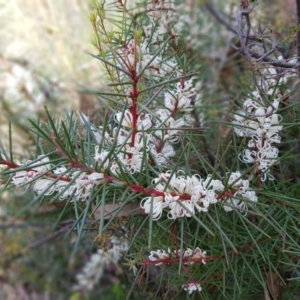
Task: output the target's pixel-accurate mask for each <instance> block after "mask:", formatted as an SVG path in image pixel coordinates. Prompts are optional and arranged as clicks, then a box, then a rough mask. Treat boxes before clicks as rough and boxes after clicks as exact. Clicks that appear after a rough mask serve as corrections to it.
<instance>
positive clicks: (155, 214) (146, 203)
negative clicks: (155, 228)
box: [140, 196, 168, 220]
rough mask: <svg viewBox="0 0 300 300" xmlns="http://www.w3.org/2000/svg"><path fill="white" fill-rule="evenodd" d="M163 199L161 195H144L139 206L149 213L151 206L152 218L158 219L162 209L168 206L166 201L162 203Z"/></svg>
mask: <svg viewBox="0 0 300 300" xmlns="http://www.w3.org/2000/svg"><path fill="white" fill-rule="evenodd" d="M163 201H164V197H163V196H158V197H146V198H144V199H143V200H142V201H141V204H140V205H141V208H142V209H144V210H145V213H146V214H149V213H150V212H151V206H152V219H153V220H158V219H159V218H160V217H161V215H162V211H163V209H164V208H165V207H167V206H168V203H164V202H163Z"/></svg>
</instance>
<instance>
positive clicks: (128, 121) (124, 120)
mask: <svg viewBox="0 0 300 300" xmlns="http://www.w3.org/2000/svg"><path fill="white" fill-rule="evenodd" d="M114 119H115V121H116V122H117V123H118V124H121V125H122V126H124V127H126V128H132V125H133V124H132V114H131V112H130V111H129V110H128V109H126V110H125V112H124V113H123V112H118V113H116V114H115V117H114Z"/></svg>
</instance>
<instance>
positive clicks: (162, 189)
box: [141, 171, 257, 220]
mask: <svg viewBox="0 0 300 300" xmlns="http://www.w3.org/2000/svg"><path fill="white" fill-rule="evenodd" d="M228 177H229V180H228V181H227V184H228V186H229V187H230V189H231V190H230V192H229V193H227V194H228V196H226V197H225V198H224V199H223V200H224V202H225V203H226V204H225V205H224V209H225V211H231V210H232V207H235V208H236V209H241V210H244V211H247V207H248V204H247V202H248V203H255V202H257V196H256V194H255V192H254V191H252V190H251V189H250V186H249V181H248V180H243V179H242V175H241V173H240V172H239V171H237V172H233V173H231V174H228ZM152 184H153V186H154V189H155V190H156V191H158V192H159V193H160V195H157V194H158V193H157V194H156V195H155V196H149V197H145V198H144V199H143V200H142V201H141V208H143V209H144V210H145V213H147V214H150V213H151V214H152V218H153V220H158V219H159V218H160V217H161V216H162V213H163V210H164V209H165V208H168V209H169V212H168V215H167V216H168V218H169V219H176V218H181V217H191V216H193V215H195V212H197V211H198V212H207V211H208V209H209V206H210V205H211V204H215V203H217V202H218V201H219V200H220V198H219V197H220V195H221V194H222V193H223V192H224V190H225V186H224V184H223V183H222V181H221V180H218V179H212V176H211V175H209V176H207V178H206V179H205V180H204V179H202V178H201V177H200V176H199V175H193V176H185V175H179V176H176V174H174V173H173V174H172V172H171V171H169V172H167V173H162V174H160V175H159V177H158V178H155V179H153V180H152ZM245 201H246V202H245ZM227 204H228V205H227Z"/></svg>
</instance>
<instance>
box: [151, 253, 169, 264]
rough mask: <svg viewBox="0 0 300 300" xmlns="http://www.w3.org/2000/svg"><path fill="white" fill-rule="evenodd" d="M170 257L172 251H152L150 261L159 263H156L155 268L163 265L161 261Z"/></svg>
mask: <svg viewBox="0 0 300 300" xmlns="http://www.w3.org/2000/svg"><path fill="white" fill-rule="evenodd" d="M170 255H171V251H170V249H168V252H166V251H164V250H156V251H150V255H149V259H150V260H152V261H158V263H156V264H155V266H159V265H162V264H163V262H162V261H161V260H165V259H168V258H169V257H170Z"/></svg>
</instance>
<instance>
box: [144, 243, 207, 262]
mask: <svg viewBox="0 0 300 300" xmlns="http://www.w3.org/2000/svg"><path fill="white" fill-rule="evenodd" d="M179 259H181V260H182V262H183V263H184V264H185V265H192V264H194V263H196V262H197V263H202V264H206V260H207V257H206V251H202V250H201V249H200V248H199V247H197V248H195V249H194V250H193V249H190V248H187V249H186V250H185V251H183V253H182V251H181V250H180V249H179V250H174V251H171V250H170V249H168V251H167V252H166V251H164V250H156V251H150V255H149V260H150V261H151V263H154V265H155V266H159V265H163V264H172V263H177V262H178V260H179Z"/></svg>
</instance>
